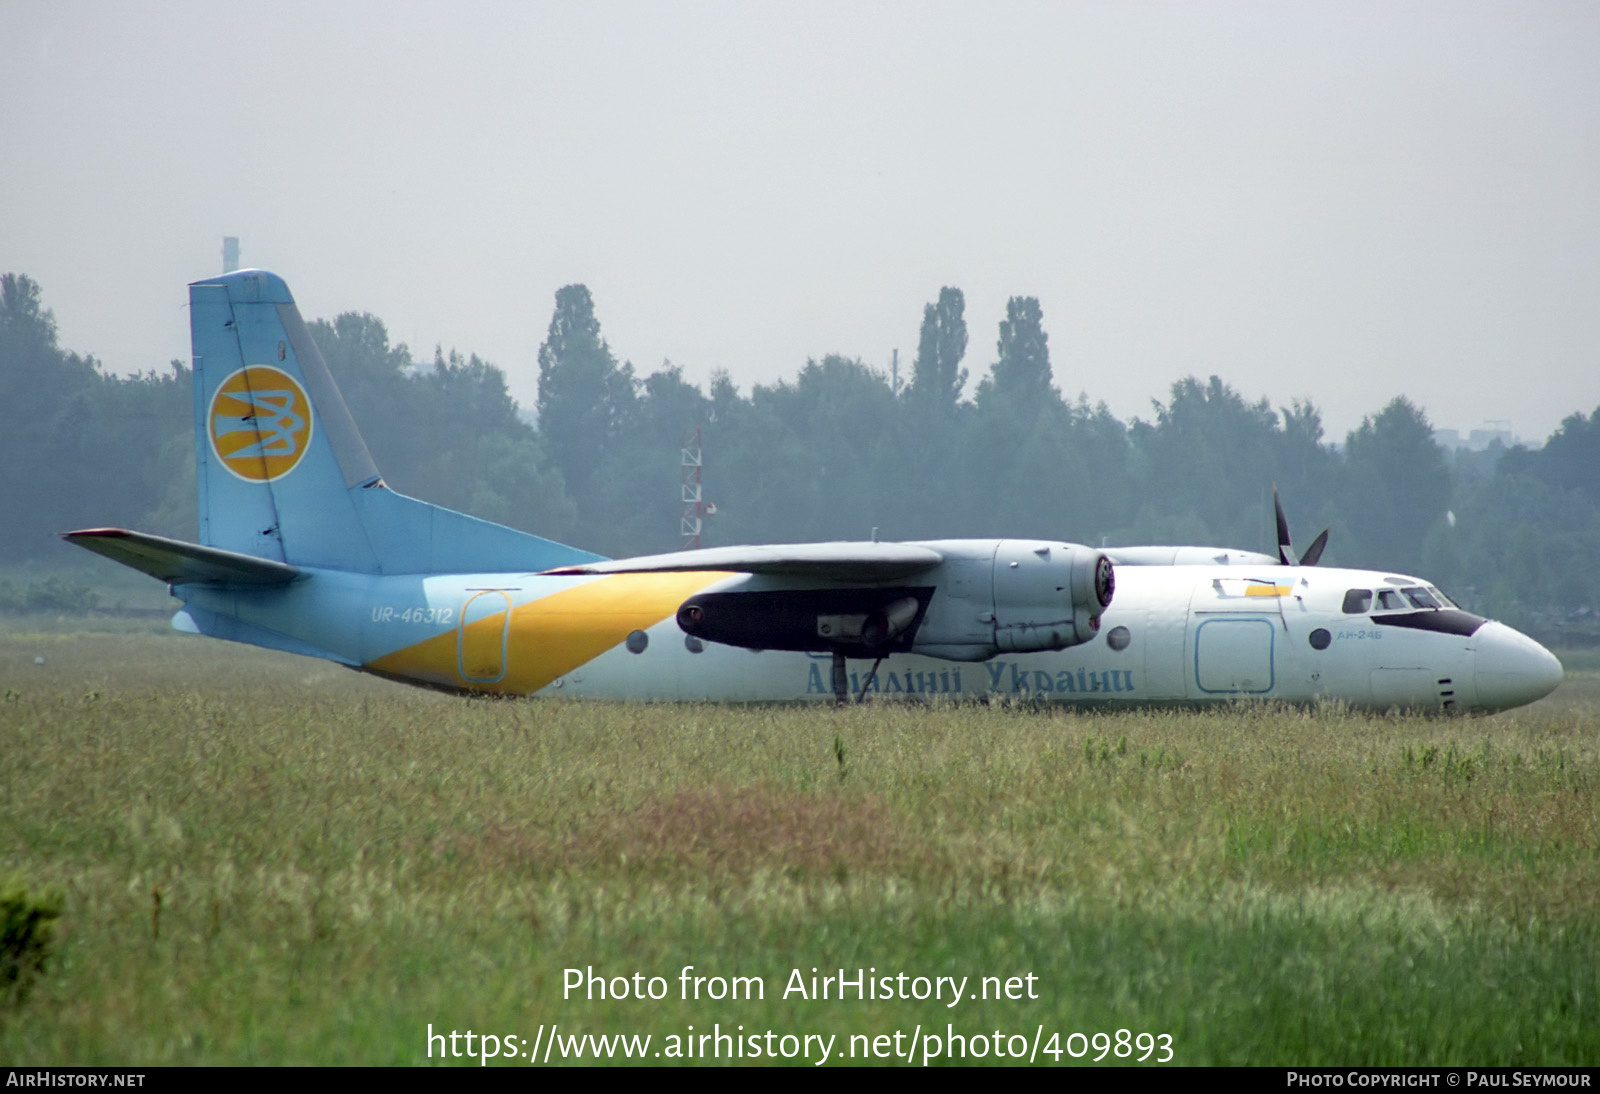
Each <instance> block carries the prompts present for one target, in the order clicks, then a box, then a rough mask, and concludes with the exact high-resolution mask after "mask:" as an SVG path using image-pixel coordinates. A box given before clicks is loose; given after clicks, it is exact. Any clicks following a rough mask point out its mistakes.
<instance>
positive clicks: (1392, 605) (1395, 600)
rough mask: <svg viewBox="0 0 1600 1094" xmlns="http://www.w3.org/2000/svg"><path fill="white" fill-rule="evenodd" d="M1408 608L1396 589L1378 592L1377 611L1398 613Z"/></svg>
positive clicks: (1404, 599)
mask: <svg viewBox="0 0 1600 1094" xmlns="http://www.w3.org/2000/svg"><path fill="white" fill-rule="evenodd" d="M1407 607H1409V605H1408V604H1407V603H1406V598H1405V597H1403V596H1401V595H1400V592H1399V590H1398V589H1379V590H1378V610H1379V611H1380V612H1398V611H1401V610H1402V609H1404V608H1407Z"/></svg>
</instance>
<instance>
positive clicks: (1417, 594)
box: [1404, 587, 1444, 608]
mask: <svg viewBox="0 0 1600 1094" xmlns="http://www.w3.org/2000/svg"><path fill="white" fill-rule="evenodd" d="M1404 592H1405V594H1406V599H1407V600H1409V601H1411V603H1412V604H1414V605H1415V606H1417V607H1419V608H1442V607H1444V605H1443V604H1440V603H1439V602H1438V601H1437V600H1435V599H1434V598H1433V594H1432V593H1430V592H1429V591H1428V590H1427V589H1423V588H1420V587H1412V588H1409V589H1406V590H1404Z"/></svg>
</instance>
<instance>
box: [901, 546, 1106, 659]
mask: <svg viewBox="0 0 1600 1094" xmlns="http://www.w3.org/2000/svg"><path fill="white" fill-rule="evenodd" d="M928 546H930V547H934V548H935V549H937V550H939V551H941V552H943V553H944V555H945V559H946V561H945V564H944V566H943V567H941V570H942V573H941V575H940V576H941V578H942V580H941V581H940V583H939V592H938V595H937V596H935V597H934V598H933V601H932V602H931V603H930V604H929V605H928V610H927V612H926V614H925V617H924V619H923V621H922V623H921V625H920V626H919V627H918V629H917V633H916V641H915V643H914V645H913V647H912V648H913V651H914V652H916V653H922V654H927V655H929V656H931V657H944V658H947V659H949V660H952V661H983V660H987V659H988V658H990V657H994V656H995V655H996V654H1000V653H1035V652H1038V651H1040V650H1063V649H1066V648H1068V647H1069V646H1076V645H1080V644H1082V643H1084V642H1087V641H1089V640H1090V639H1092V638H1093V637H1094V636H1095V635H1096V634H1097V633H1098V632H1099V630H1100V615H1101V613H1102V612H1104V611H1105V609H1106V607H1107V606H1108V605H1109V604H1110V603H1111V597H1112V594H1113V592H1114V591H1115V587H1116V577H1115V573H1114V571H1113V568H1112V565H1111V560H1110V559H1108V558H1107V557H1106V555H1105V552H1103V551H1097V550H1095V549H1094V548H1091V547H1084V546H1082V545H1081V544H1075V543H1059V542H1055V543H1051V542H1045V541H1041V540H1019V539H1005V540H998V541H996V540H987V541H980V540H945V541H940V542H936V543H930V544H928Z"/></svg>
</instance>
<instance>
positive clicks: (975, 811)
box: [0, 627, 1600, 1064]
mask: <svg viewBox="0 0 1600 1094" xmlns="http://www.w3.org/2000/svg"><path fill="white" fill-rule="evenodd" d="M40 656H43V657H44V658H45V663H44V664H43V665H37V664H35V663H34V662H35V659H36V658H37V657H40ZM1597 709H1600V679H1597V678H1596V677H1595V675H1594V674H1593V673H1591V672H1583V673H1578V674H1575V676H1574V678H1573V679H1571V680H1569V682H1568V684H1567V685H1566V686H1564V687H1563V688H1562V689H1561V690H1558V691H1557V693H1556V695H1555V696H1553V697H1552V698H1551V699H1550V700H1546V701H1545V702H1544V703H1541V704H1539V705H1536V706H1534V707H1530V708H1527V709H1525V710H1523V711H1519V712H1512V713H1509V714H1505V715H1501V716H1497V717H1495V718H1489V719H1478V720H1455V721H1427V720H1419V719H1407V718H1378V717H1368V716H1365V715H1358V714H1353V713H1350V712H1348V711H1343V710H1340V709H1337V708H1332V707H1330V708H1322V709H1316V710H1310V711H1302V710H1285V709H1277V708H1270V707H1252V706H1241V707H1238V708H1234V709H1230V710H1221V711H1214V712H1203V713H1196V712H1171V711H1145V712H1133V713H1125V714H1115V715H1098V714H1084V713H1075V712H1071V711H1036V710H1023V709H999V708H990V709H981V708H973V707H954V706H943V707H941V706H912V705H903V706H897V705H889V704H879V705H871V704H869V705H867V706H865V707H852V708H850V709H847V710H833V709H828V708H793V707H753V708H736V707H716V706H652V705H619V704H598V703H573V702H538V701H531V702H530V701H524V702H484V701H468V700H460V699H451V698H447V697H443V696H438V695H433V694H430V693H427V692H422V691H412V690H408V689H404V688H401V687H398V686H396V685H390V684H385V683H381V682H378V681H374V680H370V679H367V678H364V677H360V676H358V675H356V674H353V673H349V672H347V671H345V670H342V669H339V668H336V667H333V666H328V665H323V664H320V663H316V662H311V661H306V660H302V659H297V658H291V657H287V656H284V657H279V656H275V655H270V654H266V653H263V652H261V651H256V650H247V649H242V648H238V647H232V646H228V645H224V644H220V643H207V642H203V641H196V640H188V639H183V638H178V637H169V636H162V635H147V634H137V633H134V634H121V635H104V634H99V635H92V634H69V633H56V634H50V633H44V631H43V630H25V629H17V628H15V627H14V628H13V629H12V630H11V632H10V633H7V634H4V635H0V876H4V875H16V876H17V877H18V878H19V879H21V881H22V882H23V883H25V884H27V885H29V886H31V887H35V888H38V889H40V890H54V891H58V892H60V893H61V894H63V899H62V901H61V912H62V914H61V918H60V920H59V926H60V929H59V930H58V932H57V937H56V938H55V939H54V941H53V947H54V949H53V953H52V954H51V959H50V960H49V961H48V962H47V963H46V965H45V967H44V970H43V971H42V973H41V974H40V975H39V976H37V977H35V985H34V989H33V991H32V992H31V993H30V995H29V997H28V998H27V999H26V1000H24V1001H22V1002H20V1003H18V1004H16V1005H14V1006H9V1007H7V1008H5V1009H0V1059H4V1060H6V1061H8V1062H18V1063H27V1064H47V1063H78V1064H130V1063H143V1064H161V1063H258V1062H271V1063H389V1062H393V1063H413V1062H421V1061H425V1060H426V1059H427V1044H426V1041H425V1034H426V1031H427V1028H428V1026H429V1024H430V1023H431V1025H432V1027H433V1029H434V1031H435V1032H438V1031H440V1030H441V1029H443V1030H449V1029H456V1030H460V1031H465V1030H467V1029H469V1028H471V1029H474V1030H476V1031H479V1032H482V1031H493V1032H495V1033H497V1034H500V1033H515V1034H517V1035H518V1036H525V1037H527V1038H528V1039H529V1041H530V1042H531V1041H532V1039H533V1037H534V1035H535V1031H536V1030H537V1029H538V1028H539V1027H540V1025H541V1024H549V1023H560V1024H561V1027H562V1029H563V1031H564V1032H574V1033H581V1032H594V1033H618V1032H621V1033H641V1034H642V1033H651V1034H653V1035H654V1036H655V1037H656V1038H657V1039H658V1042H659V1039H660V1038H661V1037H664V1036H666V1035H667V1034H671V1033H677V1034H683V1033H684V1032H686V1029H687V1027H688V1026H690V1025H692V1026H694V1028H695V1031H696V1032H709V1031H710V1030H711V1029H712V1028H713V1026H715V1025H717V1024H720V1025H721V1027H722V1028H723V1029H724V1030H725V1031H727V1030H732V1029H733V1027H736V1026H740V1025H742V1026H744V1027H745V1031H747V1032H748V1031H764V1030H766V1029H769V1028H770V1029H774V1030H777V1031H779V1032H780V1033H781V1032H789V1033H796V1034H804V1033H820V1034H828V1033H833V1034H837V1035H839V1036H840V1041H839V1042H838V1046H839V1047H838V1051H843V1046H844V1045H845V1043H846V1042H845V1038H846V1037H847V1036H848V1035H849V1034H852V1033H856V1034H861V1033H867V1034H880V1033H888V1034H892V1033H894V1032H895V1031H896V1030H897V1029H903V1030H904V1031H905V1033H906V1034H908V1035H909V1034H910V1032H911V1031H912V1029H913V1028H914V1027H916V1026H918V1025H919V1024H920V1025H921V1026H923V1027H924V1029H925V1030H927V1029H935V1028H936V1029H937V1030H938V1031H940V1032H941V1033H942V1032H943V1031H944V1030H945V1028H946V1025H947V1024H950V1025H954V1026H955V1028H956V1029H957V1031H965V1032H975V1033H988V1032H992V1031H994V1030H999V1031H1001V1032H1002V1033H1003V1034H1012V1033H1025V1034H1027V1035H1028V1036H1029V1037H1030V1038H1031V1037H1032V1036H1033V1034H1034V1031H1035V1030H1036V1029H1038V1028H1042V1029H1043V1031H1044V1037H1046V1038H1048V1037H1049V1035H1050V1033H1051V1032H1058V1033H1059V1034H1060V1036H1061V1038H1062V1039H1063V1042H1062V1043H1063V1044H1064V1043H1065V1042H1064V1039H1065V1038H1066V1036H1067V1035H1068V1034H1069V1033H1071V1032H1073V1031H1082V1032H1084V1033H1086V1034H1093V1033H1094V1032H1096V1031H1112V1032H1113V1033H1114V1031H1116V1030H1118V1029H1128V1030H1130V1031H1134V1032H1139V1031H1149V1032H1152V1033H1168V1034H1171V1036H1172V1046H1173V1052H1174V1057H1175V1061H1174V1062H1177V1063H1186V1064H1194V1063H1230V1064H1250V1063H1280V1064H1282V1063H1299V1064H1358V1063H1382V1064H1442V1063H1478V1064H1512V1063H1552V1064H1555V1063H1591V1064H1592V1063H1593V1062H1594V1061H1595V1060H1596V1059H1597V1058H1600V1032H1597V1031H1600V1003H1597V993H1596V991H1595V979H1594V955H1595V954H1596V953H1597V952H1600V931H1597V925H1600V908H1597V897H1596V893H1597V892H1600V884H1597V883H1600V809H1597V808H1596V805H1597V802H1596V795H1597V782H1600V742H1597V738H1596V733H1595V728H1596V718H1595V711H1596V710H1597ZM686 965H692V966H694V967H695V971H696V973H697V974H699V975H704V976H708V977H709V976H722V977H725V978H727V977H733V976H735V975H738V976H747V977H758V978H760V980H761V982H762V984H763V986H764V988H765V993H764V998H762V999H759V1000H739V1001H731V1000H724V1001H714V1000H708V999H704V998H702V999H699V1000H695V999H688V1000H685V999H682V998H680V994H681V991H680V982H679V980H678V975H679V970H680V969H681V968H682V967H683V966H686ZM590 967H592V968H593V969H594V970H595V972H596V973H598V974H600V975H603V976H606V977H611V976H631V975H632V974H633V973H634V972H640V973H643V974H644V975H645V976H646V977H648V976H650V975H659V976H661V977H663V978H664V979H665V981H666V982H667V983H668V984H669V985H670V988H671V990H670V992H669V993H668V995H667V998H665V999H662V1000H659V1001H651V1000H644V1001H639V1000H634V999H624V1000H617V999H611V998H607V999H604V1000H601V999H594V1000H590V999H585V998H564V992H563V983H564V970H566V969H568V968H580V969H582V968H590ZM813 967H815V968H817V969H819V970H821V971H820V972H819V975H821V974H823V973H827V972H837V971H838V970H839V969H840V968H844V969H846V970H849V971H850V973H851V975H853V974H854V970H856V969H857V968H863V969H866V968H871V969H876V970H877V973H876V975H879V976H881V975H885V974H888V975H893V974H895V973H898V972H901V971H904V972H906V973H907V974H909V975H913V976H915V975H922V976H928V977H933V976H940V975H955V976H957V977H960V976H969V977H971V983H970V984H969V989H970V990H974V991H975V990H976V989H977V985H978V978H980V977H983V976H996V977H999V978H1000V979H1001V980H1002V981H1003V980H1004V979H1005V978H1008V977H1013V976H1025V975H1027V974H1032V975H1034V976H1036V977H1037V978H1038V979H1037V981H1036V987H1035V991H1036V993H1037V995H1038V998H1036V999H1028V998H1025V997H1024V998H1021V999H1005V998H1001V999H988V1000H982V999H968V1000H964V1001H962V1002H961V1003H960V1004H959V1005H957V1006H956V1007H954V1008H949V1007H945V1006H944V1005H942V1003H940V1002H935V1001H931V1000H930V1001H924V1002H918V1001H914V1000H912V1001H900V1000H893V1001H883V1000H877V1001H874V1000H864V1001H858V1000H855V999H847V1000H844V1001H840V1000H838V999H835V998H830V999H828V1000H825V1001H819V1000H810V999H802V998H799V997H797V996H794V995H791V996H790V997H789V998H787V999H786V998H783V996H782V992H783V987H784V985H785V984H786V983H787V982H788V980H789V977H790V975H791V973H792V971H793V970H795V969H799V970H801V971H802V974H803V975H804V976H809V975H810V974H811V969H812V968H813ZM581 994H582V993H580V995H581ZM946 1001H947V1000H946ZM434 1062H438V1059H437V1056H435V1058H434ZM452 1062H460V1061H452ZM1062 1062H1071V1060H1070V1058H1067V1057H1063V1060H1062Z"/></svg>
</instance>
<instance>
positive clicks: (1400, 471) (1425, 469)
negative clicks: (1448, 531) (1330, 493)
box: [1344, 396, 1451, 573]
mask: <svg viewBox="0 0 1600 1094" xmlns="http://www.w3.org/2000/svg"><path fill="white" fill-rule="evenodd" d="M1344 451H1345V464H1346V468H1347V471H1348V480H1347V483H1346V493H1345V504H1344V511H1345V517H1346V520H1347V521H1348V522H1349V524H1350V529H1351V532H1352V534H1353V535H1354V537H1355V542H1354V543H1353V544H1351V545H1350V548H1349V549H1350V553H1351V554H1352V555H1353V556H1354V557H1355V559H1356V561H1355V563H1354V564H1355V565H1367V566H1383V567H1393V568H1395V569H1397V570H1399V571H1400V572H1402V573H1404V572H1406V571H1407V570H1410V571H1412V572H1417V571H1420V570H1421V569H1422V564H1423V549H1424V545H1425V543H1426V541H1427V538H1428V533H1429V531H1430V530H1431V529H1432V528H1433V526H1434V525H1435V524H1436V523H1437V522H1439V521H1441V520H1443V519H1444V514H1445V512H1446V511H1447V510H1448V509H1449V508H1450V490H1451V482H1450V470H1449V468H1448V467H1447V466H1446V465H1445V458H1444V449H1442V448H1440V447H1439V445H1438V444H1437V443H1435V441H1434V439H1433V427H1432V426H1431V425H1429V424H1428V419H1427V416H1426V415H1424V414H1423V413H1422V411H1421V410H1420V409H1418V408H1417V407H1416V406H1415V405H1414V404H1413V403H1412V402H1411V401H1410V400H1409V399H1407V398H1405V397H1404V396H1400V397H1397V398H1395V399H1394V400H1393V401H1391V402H1390V403H1389V405H1388V406H1386V407H1384V408H1383V409H1382V410H1381V411H1379V412H1378V414H1377V415H1376V416H1368V417H1366V418H1363V419H1362V420H1361V425H1360V427H1359V428H1357V429H1356V430H1355V431H1354V432H1353V433H1351V434H1350V435H1349V436H1348V437H1347V438H1346V440H1345V449H1344Z"/></svg>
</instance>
